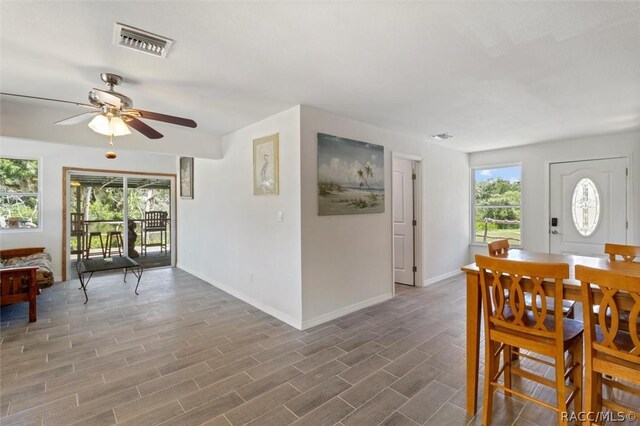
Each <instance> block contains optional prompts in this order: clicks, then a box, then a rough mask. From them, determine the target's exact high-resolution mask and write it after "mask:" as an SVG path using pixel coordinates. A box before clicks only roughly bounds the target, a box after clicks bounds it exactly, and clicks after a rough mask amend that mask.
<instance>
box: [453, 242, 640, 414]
mask: <svg viewBox="0 0 640 426" xmlns="http://www.w3.org/2000/svg"><path fill="white" fill-rule="evenodd" d="M499 257H502V258H504V259H509V260H518V261H527V262H543V263H568V264H569V271H570V277H569V279H567V280H565V281H564V283H563V298H564V299H565V300H574V301H580V300H582V299H581V297H582V296H581V291H580V282H579V281H576V279H575V275H574V274H575V266H576V265H584V266H588V267H592V268H599V269H604V270H608V271H615V272H619V273H623V274H625V275H632V276H638V277H640V263H638V262H630V263H628V262H622V261H610V260H609V259H606V258H604V257H602V258H600V257H589V256H577V255H570V254H552V253H536V252H530V251H524V250H514V249H511V250H509V251H508V252H507V253H506V254H505V255H501V256H499ZM462 271H463V272H464V273H465V274H466V275H467V403H466V405H467V414H468V415H469V416H473V415H475V414H476V411H477V398H478V377H479V375H478V374H479V367H480V366H479V363H480V357H479V355H480V323H481V321H480V314H481V306H482V305H481V292H480V270H479V269H478V267H477V266H476V264H475V263H472V264H470V265H466V266H464V267H462ZM553 286H554V283H553V282H545V284H544V285H543V288H544V292H545V294H546V295H548V296H553ZM599 294H601V293H599V291H597V290H596V291H594V297H595V299H594V302H595V303H597V302H599V298H598V296H599ZM616 299H617V300H618V299H619V300H620V302H621V304H622V306H623V307H625V306H628V309H631V307H632V305H633V301H632V298H631V297H628V298H625V297H624V296H620V297H619V298H616Z"/></svg>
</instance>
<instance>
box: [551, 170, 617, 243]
mask: <svg viewBox="0 0 640 426" xmlns="http://www.w3.org/2000/svg"><path fill="white" fill-rule="evenodd" d="M549 186H550V191H549V194H550V199H549V218H550V223H549V225H550V226H549V232H550V235H549V251H550V252H551V253H567V254H579V255H585V256H603V255H604V244H605V243H617V244H625V243H626V241H627V159H626V158H612V159H606V160H589V161H575V162H569V163H553V164H551V168H550V177H549Z"/></svg>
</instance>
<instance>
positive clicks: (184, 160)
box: [180, 157, 193, 200]
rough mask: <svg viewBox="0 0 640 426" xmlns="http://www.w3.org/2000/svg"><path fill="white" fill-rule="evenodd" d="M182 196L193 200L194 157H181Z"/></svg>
mask: <svg viewBox="0 0 640 426" xmlns="http://www.w3.org/2000/svg"><path fill="white" fill-rule="evenodd" d="M180 198H185V199H189V200H193V157H180Z"/></svg>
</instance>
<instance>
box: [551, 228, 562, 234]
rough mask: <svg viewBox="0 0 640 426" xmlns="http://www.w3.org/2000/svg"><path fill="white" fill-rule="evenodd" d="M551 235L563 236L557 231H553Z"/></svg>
mask: <svg viewBox="0 0 640 426" xmlns="http://www.w3.org/2000/svg"><path fill="white" fill-rule="evenodd" d="M551 233H552V234H553V235H562V234H561V233H560V232H558V231H556V230H555V229H554V230H553V231H551Z"/></svg>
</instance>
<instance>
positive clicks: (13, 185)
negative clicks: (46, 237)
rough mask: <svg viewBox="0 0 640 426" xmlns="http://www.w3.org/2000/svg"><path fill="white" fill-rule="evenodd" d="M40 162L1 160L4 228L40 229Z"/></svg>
mask: <svg viewBox="0 0 640 426" xmlns="http://www.w3.org/2000/svg"><path fill="white" fill-rule="evenodd" d="M38 174H39V164H38V160H29V159H17V158H0V228H2V229H29V228H38V227H39V226H40V196H39V188H38V182H39V181H38V177H39V176H38Z"/></svg>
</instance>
